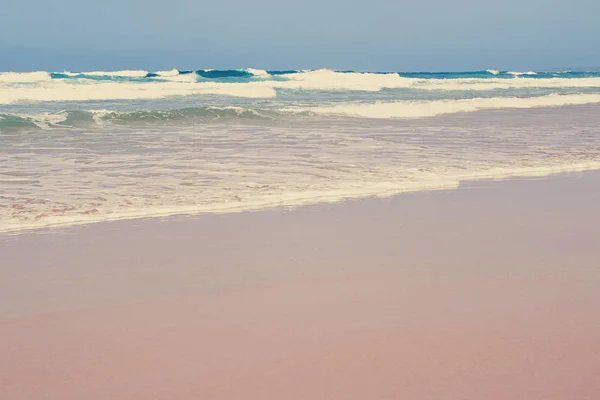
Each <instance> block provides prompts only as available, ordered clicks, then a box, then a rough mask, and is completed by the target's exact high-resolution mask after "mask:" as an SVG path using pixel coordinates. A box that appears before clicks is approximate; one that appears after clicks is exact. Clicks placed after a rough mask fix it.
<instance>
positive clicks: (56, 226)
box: [0, 163, 600, 239]
mask: <svg viewBox="0 0 600 400" xmlns="http://www.w3.org/2000/svg"><path fill="white" fill-rule="evenodd" d="M595 171H600V163H581V164H573V165H569V166H559V167H545V168H531V169H526V168H522V169H521V170H519V171H510V172H499V171H498V172H496V173H493V172H490V173H486V174H478V175H475V174H474V175H471V176H469V177H466V178H464V179H460V180H456V181H448V182H446V183H445V184H444V183H439V184H437V185H434V186H427V185H417V186H415V187H414V188H410V187H407V188H402V189H387V190H383V191H382V190H381V189H379V191H377V192H372V191H367V192H365V193H358V194H357V193H353V194H344V193H338V194H328V195H321V196H317V197H308V198H297V199H295V200H291V201H290V200H288V201H287V202H286V201H285V200H281V199H279V200H277V201H271V202H266V203H259V204H244V205H240V204H233V205H230V204H227V205H225V206H221V207H215V206H214V205H210V206H208V207H193V206H192V207H184V208H179V209H176V210H165V211H156V212H147V211H140V212H134V213H131V214H123V215H119V216H115V217H108V218H107V217H106V216H102V217H101V218H98V217H97V216H96V213H87V214H86V217H85V218H84V219H81V220H71V221H67V222H62V221H61V222H40V223H39V224H38V225H36V224H34V225H33V226H27V227H22V226H17V227H11V226H10V225H7V226H6V227H2V226H1V225H0V239H1V237H2V235H21V234H28V233H52V232H53V231H57V230H58V231H60V230H64V229H69V228H71V227H77V226H85V225H90V224H98V223H110V222H117V221H135V220H147V219H154V218H159V219H162V218H169V217H183V216H187V217H191V218H193V217H197V216H201V215H210V214H214V215H219V214H235V213H243V212H260V211H269V210H280V209H287V210H294V209H297V208H300V207H305V206H313V205H318V204H336V203H343V202H346V201H355V200H358V201H360V200H367V199H372V198H375V199H377V198H379V199H381V198H384V199H385V198H392V197H395V196H402V195H404V194H407V193H424V192H435V191H447V190H456V189H459V188H461V187H462V186H464V185H467V186H468V185H469V184H472V183H473V182H480V181H492V182H494V181H510V180H514V179H530V178H547V179H552V178H553V177H560V176H562V175H564V176H568V175H570V174H577V173H586V172H595ZM278 197H281V196H278Z"/></svg>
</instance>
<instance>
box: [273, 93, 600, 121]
mask: <svg viewBox="0 0 600 400" xmlns="http://www.w3.org/2000/svg"><path fill="white" fill-rule="evenodd" d="M593 103H600V94H580V95H562V96H560V95H548V96H540V97H528V98H517V97H493V98H475V99H464V100H435V101H396V102H387V103H385V102H377V103H354V104H352V103H343V104H336V105H331V106H319V107H305V108H300V107H290V108H285V109H282V111H284V112H291V113H305V112H311V113H315V114H323V115H340V116H353V117H362V118H422V117H433V116H436V115H442V114H454V113H464V112H473V111H479V110H493V109H502V108H538V107H558V106H565V105H582V104H593Z"/></svg>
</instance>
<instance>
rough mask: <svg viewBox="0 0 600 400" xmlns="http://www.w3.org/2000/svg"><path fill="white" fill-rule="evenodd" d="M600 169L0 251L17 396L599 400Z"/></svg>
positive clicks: (84, 233)
mask: <svg viewBox="0 0 600 400" xmlns="http://www.w3.org/2000/svg"><path fill="white" fill-rule="evenodd" d="M598 204H600V171H593V172H585V173H580V174H577V177H573V176H557V177H551V178H543V179H512V180H503V181H475V182H470V183H469V184H465V186H463V187H462V188H461V189H459V190H447V191H435V192H433V191H432V192H418V193H406V194H402V195H399V196H394V197H390V198H386V199H361V200H352V201H346V202H342V203H335V204H317V205H312V206H306V207H299V208H296V209H293V210H286V209H279V210H265V211H257V212H247V213H236V214H212V215H199V216H195V217H169V218H164V219H160V218H154V219H144V220H126V221H116V222H110V223H99V224H91V225H85V226H78V227H72V228H69V229H64V230H57V231H50V232H52V233H53V234H38V233H37V232H34V233H30V234H25V235H5V236H1V235H0V254H2V255H3V263H1V264H0V337H1V338H2V340H0V359H2V360H3V361H4V362H3V363H0V388H1V390H0V392H2V393H3V396H4V397H5V398H6V399H7V400H8V399H10V400H29V399H40V398H43V399H47V400H54V399H57V400H58V399H61V400H79V399H82V398H85V399H89V400H104V399H108V398H110V399H114V400H125V399H132V398H153V399H156V400H171V399H174V398H177V399H182V400H188V399H189V400H192V399H198V398H202V399H207V400H208V399H215V400H217V399H218V400H237V399H241V398H244V399H248V400H255V399H256V400H258V399H286V400H305V399H323V400H364V399H372V398H382V399H383V398H385V399H403V398H411V399H416V400H423V399H428V400H430V399H431V400H480V399H482V398H484V399H489V400H506V399H523V398H529V399H542V398H543V399H545V400H571V399H573V398H577V399H581V400H594V399H595V398H596V396H597V394H598V393H600V381H598V379H597V371H599V370H600V354H598V352H595V351H593V349H595V348H597V346H598V338H599V337H600V317H599V316H598V313H597V310H598V307H600V294H599V293H598V290H597V289H598V287H599V285H600V271H599V270H598V268H597V264H598V260H599V259H600V250H599V249H598V243H597V238H598V237H600V213H598Z"/></svg>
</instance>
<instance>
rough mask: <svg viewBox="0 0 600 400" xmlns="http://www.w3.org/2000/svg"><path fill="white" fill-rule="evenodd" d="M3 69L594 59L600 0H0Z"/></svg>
mask: <svg viewBox="0 0 600 400" xmlns="http://www.w3.org/2000/svg"><path fill="white" fill-rule="evenodd" d="M0 11H1V13H0V70H3V71H6V70H65V69H66V70H90V69H163V68H173V67H176V68H180V69H188V68H189V69H192V68H196V69H198V68H241V67H255V68H267V69H297V68H322V67H327V68H338V69H356V70H380V71H384V70H385V71H407V70H411V71H415V70H478V69H485V68H497V69H513V70H514V69H519V70H524V69H543V68H553V67H557V68H562V67H597V66H600V0H570V1H567V0H502V1H495V2H493V1H482V0H454V1H448V0H418V1H407V0H398V1H390V0H387V1H386V0H369V1H360V2H358V1H352V0H350V1H348V0H346V1H342V0H303V1H302V0H297V1H285V0H251V1H241V0H230V1H218V0H212V1H202V0H196V1H193V0H171V1H165V0H102V1H98V0H94V1H91V0H52V1H50V0H4V1H3V2H2V6H1V9H0Z"/></svg>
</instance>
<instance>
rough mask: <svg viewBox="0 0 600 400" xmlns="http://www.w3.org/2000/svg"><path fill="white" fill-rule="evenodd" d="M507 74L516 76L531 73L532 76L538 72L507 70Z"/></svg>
mask: <svg viewBox="0 0 600 400" xmlns="http://www.w3.org/2000/svg"><path fill="white" fill-rule="evenodd" d="M507 74H509V75H514V76H521V75H530V76H532V75H537V73H536V72H533V71H527V72H512V71H510V72H507Z"/></svg>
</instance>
